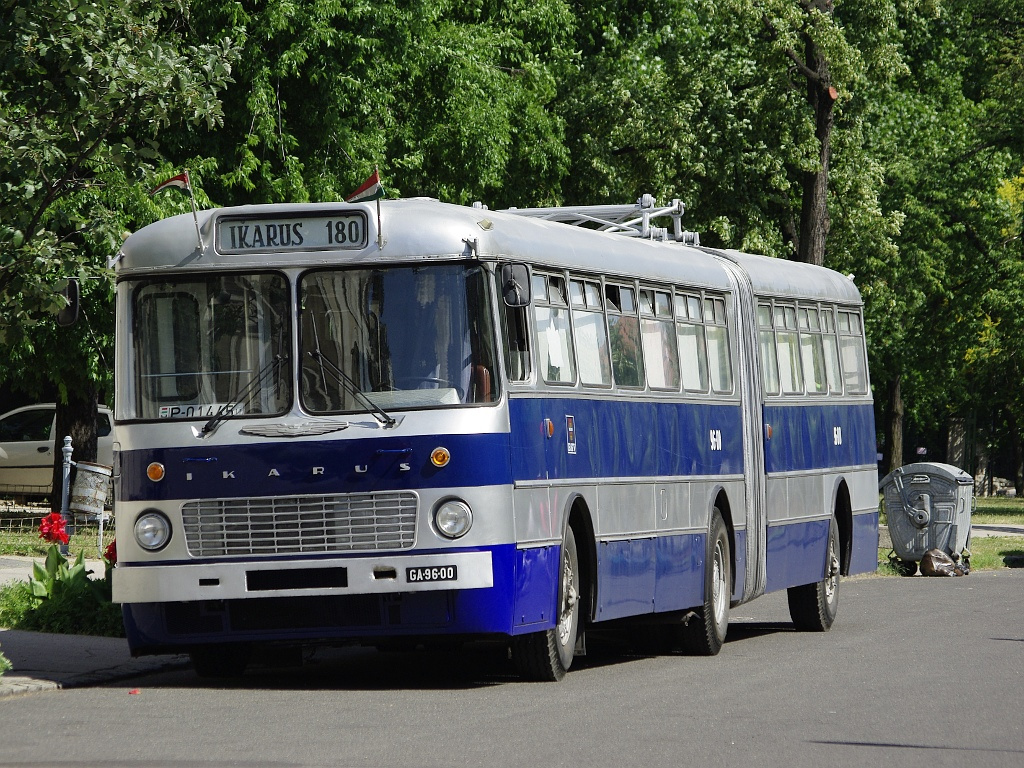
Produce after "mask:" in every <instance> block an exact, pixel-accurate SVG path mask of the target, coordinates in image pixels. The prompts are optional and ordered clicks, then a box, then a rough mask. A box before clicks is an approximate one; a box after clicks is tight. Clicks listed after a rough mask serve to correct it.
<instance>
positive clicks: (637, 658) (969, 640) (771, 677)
mask: <svg viewBox="0 0 1024 768" xmlns="http://www.w3.org/2000/svg"><path fill="white" fill-rule="evenodd" d="M841 589H842V592H841V596H840V600H841V605H840V611H839V618H838V619H837V621H836V624H835V626H834V627H833V628H832V631H831V632H829V633H825V634H798V633H795V632H794V631H793V630H792V627H791V625H790V624H789V617H788V611H787V609H786V603H785V596H784V595H778V594H776V595H768V596H766V597H763V598H761V599H759V600H757V601H755V602H754V603H751V604H749V605H746V606H741V607H739V608H736V609H734V611H733V623H732V625H731V626H730V628H729V639H728V641H727V643H726V645H725V647H724V648H723V650H722V653H721V654H720V655H719V656H717V657H714V658H690V657H673V656H657V655H652V654H650V653H644V652H643V649H642V648H638V647H637V645H636V643H631V641H630V638H629V637H628V636H625V635H614V636H611V637H606V638H594V639H593V640H592V641H591V642H590V648H589V650H590V653H589V654H588V656H587V657H586V659H583V660H580V661H579V663H578V664H577V665H574V668H573V670H572V671H571V672H570V674H569V675H568V677H566V679H565V680H564V681H563V682H562V683H556V684H539V683H532V684H530V683H521V682H518V681H517V680H515V678H514V677H513V676H512V675H511V671H510V669H509V667H508V664H507V662H506V660H505V658H504V656H503V654H501V653H498V652H495V651H493V650H491V649H484V648H471V649H468V650H466V651H465V652H464V653H462V654H458V655H455V654H451V653H444V652H425V651H419V652H411V653H377V652H375V651H367V650H356V649H348V650H342V651H334V652H332V653H325V654H318V655H317V656H315V657H314V658H313V659H310V660H307V663H306V665H305V666H303V667H302V668H301V669H269V668H258V669H254V670H251V671H250V672H249V673H248V674H247V675H246V676H245V677H244V678H242V679H241V680H240V681H239V682H237V683H234V684H211V683H209V682H207V681H203V680H200V679H199V678H197V677H196V676H195V675H194V673H192V671H191V670H180V671H173V672H167V673H162V674H160V675H153V676H148V677H142V678H139V679H137V680H134V681H129V682H120V683H117V684H112V685H108V686H106V687H101V688H86V689H75V690H65V691H55V692H47V693H39V694H32V695H23V696H18V697H12V698H9V699H5V700H0V765H2V766H41V765H47V766H91V765H102V766H106V767H108V768H110V767H114V768H118V767H120V766H158V765H159V766H171V767H172V768H184V767H186V766H257V767H258V768H271V767H273V768H276V767H278V766H307V765H309V766H328V765H329V766H374V767H376V766H415V767H417V768H418V767H420V766H424V767H426V766H464V765H465V766H495V767H501V766H562V765H565V766H586V767H587V768H592V767H595V766H616V767H618V766H641V765H642V766H651V765H653V766H669V765H673V766H676V765H682V766H691V765H693V766H697V765H700V766H719V765H721V766H726V765H728V766H753V765H756V766H759V767H761V766H768V767H771V766H807V767H808V768H811V767H813V768H823V767H825V766H852V765H879V766H900V768H910V767H913V766H928V768H935V767H937V766H957V768H963V766H966V765H971V766H1013V767H1014V768H1017V767H1018V766H1020V765H1024V714H1022V708H1021V694H1022V690H1024V570H1006V571H1000V572H986V573H974V574H972V575H970V576H968V577H965V578H948V579H937V578H933V579H927V578H923V577H916V578H911V579H897V578H887V579H883V578H861V579H855V580H852V581H844V582H843V583H842V586H841Z"/></svg>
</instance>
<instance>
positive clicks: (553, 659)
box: [512, 528, 580, 682]
mask: <svg viewBox="0 0 1024 768" xmlns="http://www.w3.org/2000/svg"><path fill="white" fill-rule="evenodd" d="M579 597H580V561H579V557H578V555H577V553H576V537H575V535H574V534H573V532H572V528H567V529H566V532H565V541H563V542H562V557H561V561H560V565H559V569H558V618H557V620H556V622H555V626H554V627H552V628H551V629H548V630H545V631H543V632H533V633H531V634H528V635H520V636H519V637H516V638H514V639H513V641H512V661H513V663H514V664H515V667H516V671H517V672H519V674H520V676H522V677H523V678H525V679H527V680H536V681H540V682H556V681H558V680H561V679H562V678H563V677H565V673H566V672H568V671H569V667H570V666H572V659H573V655H574V653H575V651H576V637H577V635H578V634H579V623H580V600H579Z"/></svg>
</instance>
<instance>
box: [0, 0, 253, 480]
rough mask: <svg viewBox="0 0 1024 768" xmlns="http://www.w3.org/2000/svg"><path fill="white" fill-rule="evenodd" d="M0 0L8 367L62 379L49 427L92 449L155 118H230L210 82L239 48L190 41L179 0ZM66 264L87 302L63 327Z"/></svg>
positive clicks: (31, 378) (152, 161) (0, 252)
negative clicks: (115, 269) (120, 253)
mask: <svg viewBox="0 0 1024 768" xmlns="http://www.w3.org/2000/svg"><path fill="white" fill-rule="evenodd" d="M0 8H2V11H0V66H2V69H3V72H4V78H3V80H2V81H0V133H2V134H3V135H4V136H5V141H4V143H3V144H0V222H2V224H0V303H2V304H3V306H4V312H3V313H2V314H0V345H3V347H4V351H5V354H4V355H3V359H2V362H0V377H2V378H4V379H7V380H10V381H13V382H16V383H17V385H18V387H19V388H20V389H22V390H23V391H25V392H27V393H36V392H38V391H39V390H40V389H41V386H42V383H43V382H44V381H46V380H50V381H52V382H53V383H55V384H56V385H57V386H58V390H59V393H60V398H59V400H60V402H59V404H58V418H57V436H55V438H57V437H58V436H60V435H63V434H66V433H70V434H71V435H72V438H73V440H74V442H75V444H76V445H78V446H79V447H81V448H82V450H81V451H80V452H76V457H78V458H86V459H89V458H94V457H95V450H96V439H95V434H94V432H95V420H96V404H97V398H98V393H99V392H100V390H101V389H102V388H104V387H105V386H108V385H109V377H110V370H109V367H107V366H106V365H103V364H102V363H103V362H107V363H109V361H110V359H111V357H110V341H111V337H110V334H111V330H112V315H113V311H112V310H113V305H112V301H111V288H112V286H111V273H110V272H109V270H108V269H107V268H106V262H107V259H108V258H109V257H110V256H111V255H113V254H114V253H116V250H117V248H118V245H119V243H120V242H121V239H122V234H123V233H124V232H125V230H126V229H128V228H130V227H131V226H133V225H135V224H137V223H139V222H148V221H149V220H151V219H152V218H153V214H154V212H155V209H154V207H153V205H152V204H151V203H149V202H148V201H147V200H146V197H145V192H144V187H143V183H146V184H148V183H150V182H151V181H152V178H153V175H154V171H155V169H156V168H157V167H159V164H160V162H161V160H160V147H159V144H158V141H157V139H158V136H159V134H160V132H161V131H163V130H164V129H166V128H168V127H169V126H172V125H174V124H176V123H178V122H180V121H189V122H192V123H194V124H204V125H206V126H213V125H215V124H216V123H217V122H219V121H220V120H221V119H222V112H221V109H220V103H219V102H218V100H217V98H216V96H217V93H218V91H220V90H221V89H222V88H223V87H224V86H225V85H226V84H227V82H228V81H229V79H230V74H231V62H232V60H233V59H234V57H235V55H236V53H237V51H236V49H235V47H234V44H233V43H232V42H231V39H230V37H228V36H226V35H221V36H218V37H216V38H213V39H215V40H216V42H212V43H211V42H203V43H201V44H194V45H192V44H188V43H187V42H186V40H185V39H184V38H186V37H187V36H188V30H187V20H188V4H187V2H186V1H185V0H155V1H154V2H150V3H146V4H142V5H140V4H138V3H134V2H131V1H130V0H92V1H87V0H31V2H29V1H28V0H0ZM67 277H78V278H79V279H81V280H82V281H83V285H84V286H85V289H84V292H83V295H84V299H85V303H86V306H87V309H86V312H85V317H84V323H83V324H82V325H81V326H79V327H77V328H74V329H61V330H58V329H57V328H56V327H55V326H54V323H53V313H54V311H56V310H57V309H58V308H60V307H61V306H62V305H63V304H64V303H65V302H64V301H63V299H62V298H61V297H60V295H59V293H58V289H59V287H60V285H61V282H62V280H63V279H65V278H67ZM58 442H59V440H58ZM55 454H56V456H57V458H56V462H57V466H55V469H54V475H55V478H58V477H59V461H60V451H59V450H58V451H55ZM55 482H56V480H55Z"/></svg>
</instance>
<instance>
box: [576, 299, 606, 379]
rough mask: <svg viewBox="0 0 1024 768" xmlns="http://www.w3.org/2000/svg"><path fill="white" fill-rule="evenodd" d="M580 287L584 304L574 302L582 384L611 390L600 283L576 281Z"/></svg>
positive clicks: (578, 360)
mask: <svg viewBox="0 0 1024 768" xmlns="http://www.w3.org/2000/svg"><path fill="white" fill-rule="evenodd" d="M577 283H578V284H579V286H580V291H581V293H580V299H581V300H582V303H581V304H577V303H576V299H575V297H574V298H573V310H572V324H573V335H574V338H575V341H576V357H577V363H578V366H579V371H580V383H581V384H583V385H585V386H590V387H610V386H611V384H612V366H611V359H610V357H609V349H608V330H607V327H606V326H605V322H604V312H603V308H602V306H601V304H602V303H601V290H600V286H599V285H598V284H597V283H591V282H580V281H577V280H573V281H572V284H573V285H576V284H577Z"/></svg>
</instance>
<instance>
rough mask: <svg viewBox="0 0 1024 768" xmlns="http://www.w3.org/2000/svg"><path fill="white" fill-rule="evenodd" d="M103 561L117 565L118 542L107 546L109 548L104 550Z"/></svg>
mask: <svg viewBox="0 0 1024 768" xmlns="http://www.w3.org/2000/svg"><path fill="white" fill-rule="evenodd" d="M103 559H104V560H106V561H107V563H109V564H110V565H117V541H116V540H114V541H112V542H110V543H109V544H107V548H106V549H104V550H103Z"/></svg>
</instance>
